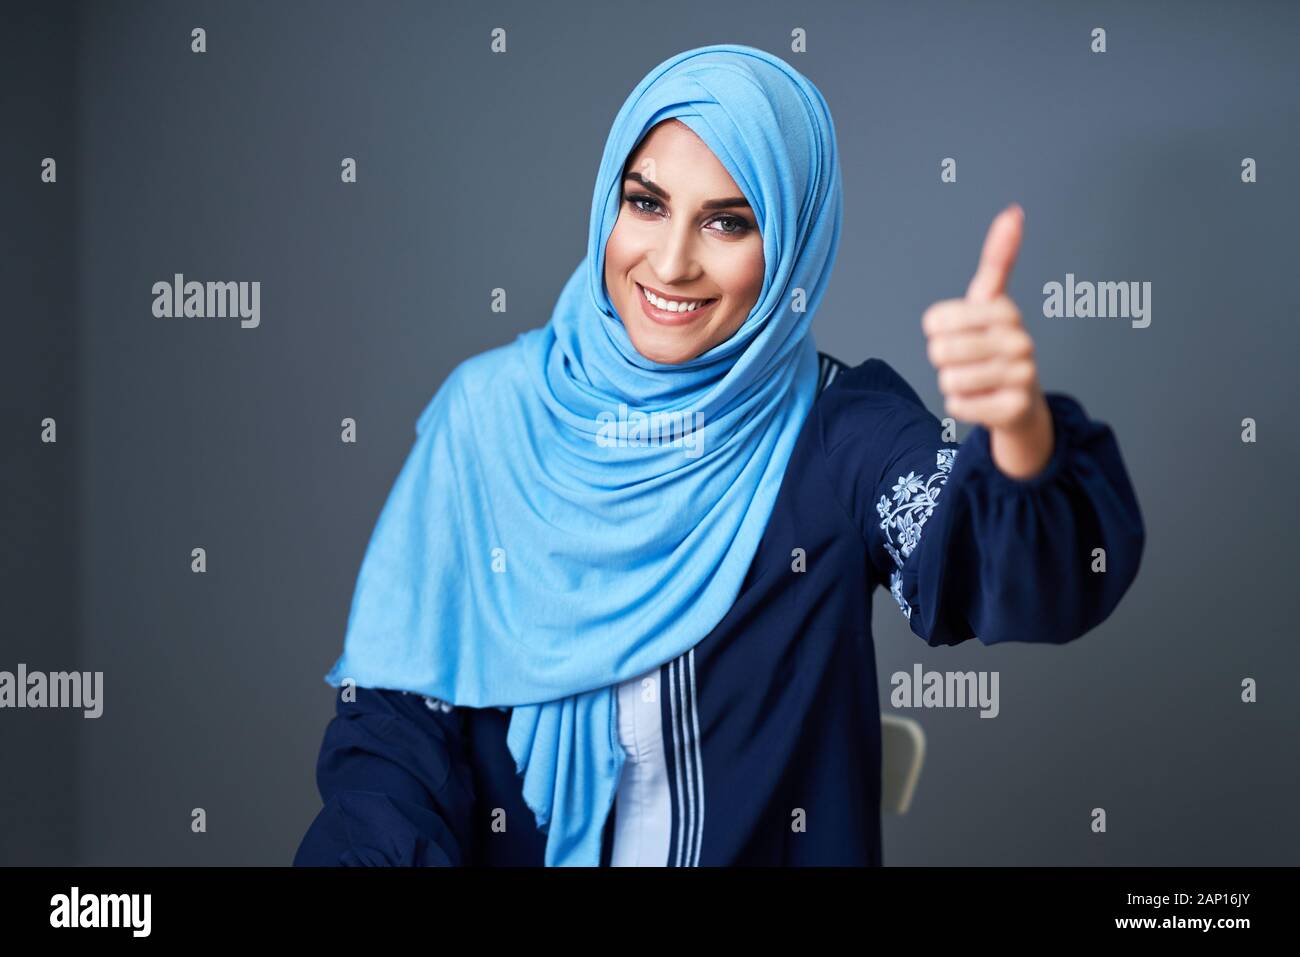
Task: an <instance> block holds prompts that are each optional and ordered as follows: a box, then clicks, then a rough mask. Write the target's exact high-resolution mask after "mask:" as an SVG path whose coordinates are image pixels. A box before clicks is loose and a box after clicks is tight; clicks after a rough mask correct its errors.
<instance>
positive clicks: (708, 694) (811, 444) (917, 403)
mask: <svg viewBox="0 0 1300 957" xmlns="http://www.w3.org/2000/svg"><path fill="white" fill-rule="evenodd" d="M821 378H822V381H821V385H822V386H824V388H822V390H821V392H820V394H819V397H818V399H817V401H816V403H815V404H814V406H813V409H812V411H811V413H810V414H809V416H808V420H807V422H806V423H805V425H804V428H803V431H802V433H801V434H800V437H799V440H798V442H797V444H796V446H795V449H794V452H793V454H792V455H791V458H790V461H789V465H788V467H787V469H786V474H785V477H784V479H783V483H782V487H781V491H780V493H779V495H778V498H777V501H776V505H775V507H774V509H773V512H772V516H771V518H770V520H769V522H768V526H767V529H766V531H765V533H764V535H763V539H762V541H761V543H760V545H759V548H758V551H757V553H756V554H755V556H754V559H753V563H752V565H751V567H750V569H749V573H748V576H747V577H746V579H745V581H744V583H743V585H742V588H741V591H740V594H739V595H738V596H737V598H736V601H735V603H734V605H733V606H732V608H731V610H730V611H729V612H728V614H727V616H726V617H725V618H724V619H723V620H722V621H721V622H719V624H718V625H717V626H716V627H715V628H714V629H713V631H712V632H710V633H709V634H708V635H707V636H706V637H705V638H703V639H702V640H701V641H700V642H699V643H698V644H697V645H696V646H695V647H694V648H693V649H691V650H690V651H689V652H687V653H686V654H683V655H682V656H680V657H679V658H677V659H675V660H674V661H671V662H667V663H665V664H664V665H663V666H662V667H661V668H660V671H659V679H660V680H659V686H660V687H661V688H662V689H666V690H664V691H663V693H662V694H661V695H660V696H659V705H660V709H661V712H660V713H661V718H662V729H663V738H664V753H665V755H666V756H667V761H666V764H667V770H668V778H669V781H668V784H669V787H668V790H669V793H670V795H671V818H672V820H671V835H672V836H671V844H670V846H669V851H668V859H667V862H666V863H668V864H670V865H679V866H680V865H755V864H760V865H853V864H857V865H879V864H880V863H881V853H880V780H881V751H880V708H879V701H878V696H877V691H876V687H877V681H876V662H875V650H874V646H873V643H872V636H871V603H872V599H873V597H874V595H875V593H876V591H875V590H876V586H878V585H879V586H882V587H883V588H884V589H886V590H888V592H889V593H890V595H891V596H892V597H891V598H890V599H888V600H890V601H891V602H894V603H896V604H897V607H898V608H899V610H900V612H901V613H902V614H903V615H905V616H906V617H907V620H908V623H909V625H910V627H911V630H912V631H913V632H914V633H915V634H916V635H918V636H919V637H921V638H922V639H924V640H925V641H926V642H928V643H929V644H930V645H941V644H942V645H954V644H958V643H959V642H963V641H968V640H969V639H971V638H978V639H979V640H980V641H981V642H983V643H984V644H992V643H994V642H1000V641H1032V642H1040V643H1049V644H1060V643H1063V642H1067V641H1072V640H1073V639H1075V638H1078V637H1079V636H1080V635H1082V634H1084V633H1085V632H1087V631H1088V630H1089V629H1091V628H1093V627H1094V626H1096V625H1097V624H1098V623H1100V622H1101V621H1102V620H1104V619H1105V618H1106V616H1107V615H1108V614H1110V612H1111V611H1112V609H1114V608H1115V606H1116V605H1117V604H1118V603H1119V600H1120V598H1121V597H1122V596H1123V594H1124V592H1125V591H1126V590H1127V589H1128V587H1129V585H1130V584H1131V582H1132V581H1133V579H1134V577H1135V576H1136V574H1137V570H1138V565H1139V562H1140V559H1141V555H1142V549H1143V544H1144V541H1145V532H1144V528H1143V524H1142V517H1141V513H1140V511H1139V508H1138V503H1137V499H1136V497H1135V495H1134V491H1133V488H1132V485H1131V483H1130V481H1129V477H1128V474H1127V472H1126V471H1125V468H1124V464H1123V461H1122V459H1121V457H1120V452H1119V448H1118V446H1117V444H1116V441H1115V437H1114V435H1113V433H1112V432H1111V430H1110V428H1109V427H1107V426H1106V425H1104V424H1102V423H1100V422H1097V421H1094V420H1091V419H1090V418H1089V417H1088V416H1087V414H1086V413H1085V412H1084V410H1083V408H1082V406H1081V405H1080V404H1079V403H1078V402H1077V401H1076V400H1074V399H1072V398H1070V397H1069V396H1066V395H1063V394H1060V393H1052V392H1049V393H1047V394H1046V398H1047V402H1048V405H1049V407H1050V409H1051V412H1052V419H1053V428H1054V430H1055V445H1054V448H1053V451H1052V456H1051V459H1050V461H1049V462H1048V463H1047V465H1046V467H1045V468H1044V470H1043V471H1042V472H1041V473H1039V474H1038V475H1036V476H1034V477H1033V478H1030V479H1026V480H1021V479H1013V478H1010V477H1009V476H1007V475H1005V474H1004V473H1002V472H1001V471H1000V470H999V469H998V468H997V466H996V465H995V464H994V462H993V460H992V458H991V456H990V451H989V433H988V431H987V430H986V429H984V428H983V427H980V426H975V427H973V428H972V429H971V430H970V432H969V433H968V435H967V436H966V438H965V440H964V441H963V442H961V443H960V445H958V444H957V443H954V442H947V441H944V439H943V436H942V426H941V423H940V422H939V420H938V419H937V418H936V417H935V416H934V415H933V414H931V413H930V412H929V411H928V410H927V409H926V408H925V406H924V404H923V403H922V402H921V400H920V397H919V396H918V395H917V394H916V392H915V391H914V390H913V389H912V388H911V387H910V386H909V385H908V384H907V383H906V382H905V381H904V380H903V379H902V377H900V376H899V375H898V374H897V373H896V372H895V371H894V370H893V369H892V368H891V367H890V366H889V365H888V364H887V363H885V362H884V361H882V360H879V359H870V360H867V361H866V362H864V363H862V364H861V365H859V366H857V367H856V368H852V369H849V368H847V367H845V366H843V365H842V364H840V363H838V362H837V361H836V360H833V359H830V358H829V357H823V364H822V377H821ZM1098 548H1100V549H1104V550H1105V570H1104V571H1100V570H1099V571H1093V568H1094V554H1095V553H1094V549H1098ZM509 720H510V716H509V709H505V708H482V709H478V708H466V707H456V708H453V707H451V706H450V705H449V704H446V703H443V702H439V701H437V700H435V699H430V698H425V697H423V696H421V695H418V694H411V693H407V692H400V691H390V690H382V689H369V688H358V689H356V700H355V701H344V700H343V697H342V695H340V696H339V698H338V701H337V705H336V715H335V717H334V718H333V719H332V720H331V721H330V723H329V725H328V726H327V728H326V730H325V738H324V743H323V745H322V747H321V752H320V758H319V761H318V765H317V783H318V786H319V788H320V793H321V797H322V799H323V801H324V807H323V808H322V809H321V810H320V812H319V813H318V814H317V816H316V818H315V820H314V821H313V822H312V824H311V826H310V828H309V830H308V831H307V834H306V836H305V837H304V838H303V840H302V843H301V845H300V846H299V848H298V852H297V854H296V856H295V858H294V864H295V865H299V866H304V865H305V866H320V865H324V866H337V865H398V866H439V865H488V866H491V865H537V866H540V865H541V864H542V863H543V849H544V847H545V835H544V834H542V833H541V832H540V831H539V830H538V829H537V827H536V822H535V820H534V819H533V815H532V812H531V811H530V810H529V809H528V808H527V806H526V805H525V804H524V801H523V797H522V793H521V788H520V781H519V779H518V778H517V777H516V775H515V771H514V761H513V758H512V757H511V755H510V753H509V750H508V748H507V746H506V728H507V726H508V724H509ZM614 817H615V811H611V814H610V817H609V819H608V820H607V821H606V826H605V836H606V839H605V841H604V845H605V858H604V859H605V862H608V861H609V846H610V844H611V835H612V833H613V823H614Z"/></svg>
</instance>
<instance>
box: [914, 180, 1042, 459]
mask: <svg viewBox="0 0 1300 957" xmlns="http://www.w3.org/2000/svg"><path fill="white" fill-rule="evenodd" d="M1024 223H1025V213H1024V210H1022V209H1021V208H1020V206H1019V205H1017V204H1013V205H1011V206H1009V207H1007V208H1006V209H1004V210H1003V211H1002V212H1001V213H999V214H998V215H997V217H996V218H995V219H994V220H993V225H992V226H990V227H989V232H988V236H987V237H985V239H984V251H983V252H982V253H981V255H980V262H979V267H978V268H977V269H976V272H975V277H974V278H973V279H972V280H971V281H970V286H969V287H968V288H967V290H966V297H965V298H964V299H947V300H944V301H942V302H936V303H935V304H934V305H932V306H931V307H930V308H929V309H927V310H926V311H925V315H923V316H922V317H921V328H922V329H923V330H924V331H925V335H926V338H927V339H928V340H929V345H928V347H927V354H928V355H929V357H930V362H931V363H932V364H933V365H934V367H935V368H936V369H938V370H939V391H940V392H942V393H943V396H944V411H945V412H947V414H948V415H951V416H952V417H953V418H956V419H962V420H964V421H967V422H973V423H976V424H977V425H983V426H984V427H985V428H987V429H988V430H989V451H990V452H991V453H992V456H993V461H994V464H996V465H997V467H998V468H999V469H1000V470H1001V471H1002V472H1003V474H1005V475H1008V476H1010V477H1012V478H1018V479H1025V478H1031V477H1033V476H1034V475H1037V474H1038V473H1039V472H1040V471H1042V469H1043V467H1044V466H1045V465H1046V464H1047V462H1048V460H1049V459H1050V458H1051V457H1052V444H1053V438H1054V436H1053V431H1052V412H1051V409H1050V408H1049V407H1048V405H1047V400H1046V399H1045V398H1044V396H1043V391H1042V389H1041V388H1040V387H1039V385H1038V370H1037V367H1036V366H1035V364H1034V342H1033V339H1031V338H1030V336H1029V333H1027V332H1026V331H1025V329H1024V326H1023V325H1022V323H1021V321H1020V310H1019V309H1017V308H1016V304H1015V303H1014V302H1012V301H1011V298H1010V297H1009V296H1008V295H1007V293H1006V287H1007V280H1008V279H1009V278H1010V276H1011V267H1012V266H1014V265H1015V262H1016V254H1017V253H1018V252H1019V251H1020V238H1021V235H1022V234H1023V232H1024Z"/></svg>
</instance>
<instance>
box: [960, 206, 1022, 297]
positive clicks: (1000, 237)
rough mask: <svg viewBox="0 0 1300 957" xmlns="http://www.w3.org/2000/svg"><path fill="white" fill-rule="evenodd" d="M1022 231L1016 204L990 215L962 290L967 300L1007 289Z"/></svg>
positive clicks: (1020, 215) (997, 293) (1019, 213)
mask: <svg viewBox="0 0 1300 957" xmlns="http://www.w3.org/2000/svg"><path fill="white" fill-rule="evenodd" d="M1024 230H1025V211H1024V210H1023V209H1021V208H1020V204H1019V203H1012V204H1011V205H1010V206H1008V207H1007V208H1006V209H1004V210H1002V212H1000V213H998V215H997V216H995V217H994V218H993V224H992V225H991V226H989V231H988V235H987V236H985V237H984V250H983V251H982V252H981V253H980V262H979V266H978V268H976V270H975V276H974V278H973V279H971V281H970V286H969V287H967V289H966V298H967V299H970V300H971V301H973V302H988V301H989V300H991V299H995V298H996V297H998V296H1000V295H1002V294H1003V293H1005V292H1006V291H1007V282H1008V281H1009V280H1010V278H1011V267H1012V266H1014V265H1015V264H1016V254H1017V253H1019V252H1020V239H1021V237H1022V236H1023V235H1024Z"/></svg>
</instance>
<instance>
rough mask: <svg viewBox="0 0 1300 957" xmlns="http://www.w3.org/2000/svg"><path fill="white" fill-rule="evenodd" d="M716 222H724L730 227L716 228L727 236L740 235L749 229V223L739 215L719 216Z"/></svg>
mask: <svg viewBox="0 0 1300 957" xmlns="http://www.w3.org/2000/svg"><path fill="white" fill-rule="evenodd" d="M714 222H715V223H722V224H724V225H726V226H727V227H728V228H726V229H719V230H715V232H719V233H722V234H723V235H726V236H739V235H741V234H742V233H744V232H746V231H747V230H748V229H749V223H748V222H746V221H745V220H743V219H741V218H740V217H739V216H719V217H718V218H717V219H715V220H714Z"/></svg>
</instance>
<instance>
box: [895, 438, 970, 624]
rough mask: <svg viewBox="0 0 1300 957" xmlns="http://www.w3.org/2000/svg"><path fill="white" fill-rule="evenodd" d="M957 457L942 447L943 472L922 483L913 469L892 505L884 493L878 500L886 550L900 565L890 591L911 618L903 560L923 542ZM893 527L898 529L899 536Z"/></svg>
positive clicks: (938, 462) (901, 481)
mask: <svg viewBox="0 0 1300 957" xmlns="http://www.w3.org/2000/svg"><path fill="white" fill-rule="evenodd" d="M956 458H957V450H956V449H940V450H939V454H938V455H937V456H935V464H936V465H937V466H938V468H939V471H937V472H935V473H934V474H933V475H931V476H930V477H929V478H928V479H926V481H925V484H924V485H922V484H921V477H920V476H919V475H917V474H916V473H915V472H911V471H909V472H908V473H907V475H905V476H904V475H900V476H899V477H898V482H897V483H896V484H895V485H894V488H893V493H894V496H893V498H894V502H893V503H892V504H891V502H890V500H889V498H888V497H886V496H884V495H882V496H880V501H879V502H878V503H876V511H877V512H878V513H879V514H880V517H881V519H882V521H881V523H880V527H881V528H882V529H884V532H885V551H887V552H889V557H890V558H892V559H893V560H894V564H895V565H897V566H898V567H897V568H895V569H894V570H893V571H892V572H890V575H889V593H890V594H891V595H893V596H894V601H896V602H898V607H899V608H901V609H902V610H903V614H904V615H906V616H907V618H908V620H909V621H910V620H911V618H912V606H911V605H909V604H908V603H907V600H906V599H904V598H903V572H902V569H903V562H904V561H905V560H906V559H907V557H908V556H909V555H911V554H912V551H913V549H915V548H916V546H917V545H918V544H919V543H920V541H921V529H922V528H923V527H924V526H925V523H926V520H927V519H928V518H929V517H930V515H931V513H933V512H934V506H935V503H936V502H937V501H938V500H939V492H941V491H942V490H943V486H944V485H945V484H946V483H947V481H948V473H949V472H951V471H952V465H953V461H954V460H955V459H956ZM891 529H896V530H897V536H898V537H897V539H895V537H894V534H893V532H891Z"/></svg>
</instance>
